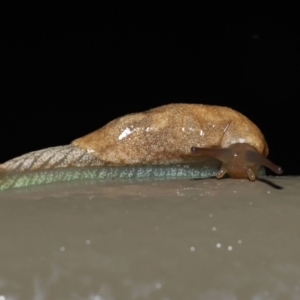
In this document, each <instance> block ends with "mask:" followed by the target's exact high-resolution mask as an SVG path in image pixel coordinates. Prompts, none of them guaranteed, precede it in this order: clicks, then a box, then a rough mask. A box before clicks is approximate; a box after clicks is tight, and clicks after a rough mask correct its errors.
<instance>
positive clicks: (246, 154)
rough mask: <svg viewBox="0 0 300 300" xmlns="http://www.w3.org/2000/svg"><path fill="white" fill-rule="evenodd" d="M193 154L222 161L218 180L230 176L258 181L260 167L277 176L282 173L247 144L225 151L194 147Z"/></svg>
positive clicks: (230, 147)
mask: <svg viewBox="0 0 300 300" xmlns="http://www.w3.org/2000/svg"><path fill="white" fill-rule="evenodd" d="M191 152H192V153H193V154H195V155H201V156H210V157H214V158H216V159H218V160H219V161H221V162H222V163H223V164H222V167H221V169H220V170H219V171H218V172H217V174H216V177H217V178H222V177H223V176H224V175H225V174H228V175H229V176H230V177H232V178H248V179H250V180H251V181H253V180H255V179H256V176H257V172H258V170H259V168H260V166H264V167H267V168H269V169H270V170H272V171H273V172H274V173H276V174H281V173H282V168H281V167H279V166H277V165H275V164H273V163H272V162H271V161H269V160H268V159H267V158H266V157H264V156H263V155H261V154H259V153H258V152H257V150H256V149H255V148H254V147H253V146H251V145H249V144H246V143H237V144H233V145H230V146H229V147H228V148H224V149H215V148H197V147H192V148H191Z"/></svg>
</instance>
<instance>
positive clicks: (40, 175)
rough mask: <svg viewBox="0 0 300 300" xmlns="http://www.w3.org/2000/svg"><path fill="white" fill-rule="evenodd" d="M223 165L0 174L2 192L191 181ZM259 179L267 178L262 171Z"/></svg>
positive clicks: (106, 168)
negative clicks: (74, 184) (81, 183)
mask: <svg viewBox="0 0 300 300" xmlns="http://www.w3.org/2000/svg"><path fill="white" fill-rule="evenodd" d="M219 167H220V163H219V162H218V161H211V162H210V163H207V162H206V163H201V164H199V163H197V164H196V163H193V164H178V165H160V166H126V167H85V168H63V169H48V170H38V171H28V172H21V173H17V172H9V173H8V172H4V173H2V174H0V191H3V190H7V189H12V188H21V187H28V186H33V185H42V184H49V183H54V182H68V181H74V180H86V179H93V180H111V179H114V178H119V179H138V180H143V179H154V180H164V179H180V178H182V179H192V178H208V177H212V176H215V175H216V173H217V171H218V170H219ZM259 175H260V176H262V175H265V171H264V169H261V170H260V172H259Z"/></svg>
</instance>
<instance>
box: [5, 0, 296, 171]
mask: <svg viewBox="0 0 300 300" xmlns="http://www.w3.org/2000/svg"><path fill="white" fill-rule="evenodd" d="M51 5H53V6H51ZM1 13H2V16H1V52H2V55H1V60H2V67H1V73H2V80H1V86H2V87H1V119H0V126H1V131H0V133H1V136H0V139H1V146H2V147H1V150H0V161H1V162H4V161H6V160H8V159H10V158H13V157H15V156H18V155H21V154H23V153H26V152H29V151H33V150H38V149H41V148H46V147H50V146H56V145H64V144H69V143H70V142H71V141H72V140H73V139H75V138H77V137H80V136H82V135H85V134H87V133H89V132H91V131H93V130H95V129H97V128H100V127H101V126H103V125H104V124H106V123H107V122H108V121H110V120H112V119H114V118H116V117H118V116H121V115H124V114H127V113H131V112H138V111H143V110H146V109H149V108H153V107H156V106H159V105H162V104H167V103H176V102H184V103H204V104H215V105H223V106H229V107H232V108H234V109H236V110H238V111H240V112H241V113H243V114H245V115H246V116H247V117H248V118H250V119H251V120H252V121H253V122H254V123H256V124H257V125H258V127H260V129H261V130H262V132H263V133H264V134H265V137H266V140H267V142H268V144H269V147H270V155H269V158H270V159H271V160H272V161H274V162H275V163H277V164H279V165H281V166H282V167H283V169H284V170H285V174H286V175H294V174H300V171H299V169H298V168H299V166H300V164H299V162H300V159H299V150H298V149H299V148H298V140H299V120H300V117H299V108H298V102H299V79H300V76H299V71H300V54H299V53H300V52H299V50H300V35H299V30H298V16H297V15H296V13H295V16H293V13H292V11H291V12H289V13H284V12H283V11H282V12H280V13H278V14H276V13H270V12H267V13H265V12H261V11H260V10H259V9H257V10H256V12H255V13H250V12H248V11H246V10H245V11H244V10H242V11H239V12H237V11H233V10H232V11H230V12H228V11H223V10H222V9H219V10H218V11H217V10H215V9H212V10H210V11H208V10H204V9H202V10H200V9H199V7H184V6H177V7H175V6H172V7H169V6H165V7H163V6H157V7H152V6H151V5H149V6H146V5H145V4H144V5H143V6H133V5H129V4H126V5H123V6H122V5H113V4H111V5H103V4H101V2H96V1H92V2H89V3H88V4H81V6H79V5H78V6H76V4H73V6H72V7H71V6H70V7H60V6H54V4H52V3H48V4H43V7H37V6H32V7H29V6H28V4H26V6H25V5H24V7H22V6H18V7H17V8H16V7H14V8H12V9H7V10H2V12H1ZM3 78H4V79H3Z"/></svg>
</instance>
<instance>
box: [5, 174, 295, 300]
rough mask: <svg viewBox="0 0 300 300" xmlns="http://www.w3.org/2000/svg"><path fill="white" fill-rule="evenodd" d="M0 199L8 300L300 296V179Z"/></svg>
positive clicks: (38, 192)
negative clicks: (271, 184) (274, 184)
mask: <svg viewBox="0 0 300 300" xmlns="http://www.w3.org/2000/svg"><path fill="white" fill-rule="evenodd" d="M270 180H271V181H272V182H274V183H276V184H278V185H280V186H282V187H283V189H281V190H278V189H275V188H273V187H271V186H270V185H267V184H266V183H263V182H259V181H256V182H254V183H253V182H249V181H247V180H234V179H224V180H216V179H201V180H168V181H151V180H145V181H142V182H136V181H122V182H121V181H118V180H115V181H114V180H112V181H110V182H99V181H98V182H97V181H91V180H90V181H78V182H69V183H55V184H50V185H45V186H36V187H34V186H33V187H28V188H20V189H14V190H7V191H3V192H1V193H0V253H1V259H0V300H4V299H5V300H8V299H9V300H12V299H36V300H37V299H38V300H43V299H90V300H92V299H93V300H104V299H105V300H112V299H133V300H135V299H161V300H171V299H201V300H202V299H205V300H206V299H208V300H211V299H226V300H227V299H230V300H231V299H233V300H235V299H251V300H260V299H279V300H285V299H300V226H299V225H300V205H299V202H300V196H299V195H300V194H299V192H300V178H299V177H281V178H274V177H273V178H270Z"/></svg>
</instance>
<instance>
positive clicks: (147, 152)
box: [72, 104, 268, 165]
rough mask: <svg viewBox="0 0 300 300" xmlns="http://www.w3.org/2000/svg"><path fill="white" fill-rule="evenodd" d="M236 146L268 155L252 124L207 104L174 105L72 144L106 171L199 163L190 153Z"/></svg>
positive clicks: (126, 118)
mask: <svg viewBox="0 0 300 300" xmlns="http://www.w3.org/2000/svg"><path fill="white" fill-rule="evenodd" d="M236 143H247V144H249V145H251V146H253V147H254V148H255V149H256V150H257V152H258V153H260V154H262V155H263V156H267V155H268V146H267V143H266V141H265V139H264V136H263V134H262V133H261V131H260V130H259V128H258V127H257V126H256V125H255V124H253V123H252V122H251V121H250V120H249V119H248V118H246V117H245V116H243V115H242V114H240V113H239V112H237V111H235V110H233V109H231V108H228V107H221V106H210V105H202V104H169V105H164V106H161V107H157V108H154V109H150V110H147V111H145V112H141V113H133V114H129V115H125V116H123V117H120V118H117V119H115V120H113V121H111V122H109V123H108V124H106V125H105V126H103V127H102V128H100V129H98V130H96V131H94V132H92V133H90V134H88V135H86V136H83V137H81V138H78V139H76V140H74V141H73V142H72V144H73V145H75V146H77V147H79V148H82V149H86V150H88V151H89V152H91V153H93V155H95V156H96V157H97V158H99V159H100V160H101V161H103V164H104V165H132V164H169V163H180V162H184V161H187V160H193V159H195V157H194V156H192V155H191V147H200V148H212V147H218V148H227V147H228V146H230V145H232V144H236Z"/></svg>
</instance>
